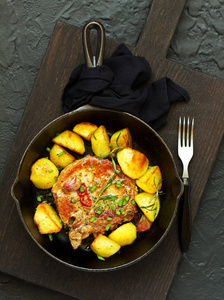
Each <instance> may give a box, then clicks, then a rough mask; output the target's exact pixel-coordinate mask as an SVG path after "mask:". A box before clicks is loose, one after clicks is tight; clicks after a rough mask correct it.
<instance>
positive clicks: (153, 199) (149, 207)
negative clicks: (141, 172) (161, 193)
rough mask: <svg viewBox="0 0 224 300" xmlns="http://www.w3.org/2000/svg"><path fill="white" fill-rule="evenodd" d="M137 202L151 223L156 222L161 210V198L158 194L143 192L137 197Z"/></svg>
mask: <svg viewBox="0 0 224 300" xmlns="http://www.w3.org/2000/svg"><path fill="white" fill-rule="evenodd" d="M135 201H136V203H137V204H138V206H139V207H140V208H141V210H142V212H143V213H144V215H145V216H146V218H147V219H148V220H149V221H151V222H154V220H155V218H156V217H157V216H158V213H159V210H160V202H159V197H158V196H157V195H156V194H149V193H145V192H143V193H139V194H138V195H136V196H135Z"/></svg>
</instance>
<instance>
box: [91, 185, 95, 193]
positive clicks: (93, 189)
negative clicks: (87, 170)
mask: <svg viewBox="0 0 224 300" xmlns="http://www.w3.org/2000/svg"><path fill="white" fill-rule="evenodd" d="M95 189H96V185H95V184H94V185H93V186H92V188H91V189H90V191H91V192H94V191H95Z"/></svg>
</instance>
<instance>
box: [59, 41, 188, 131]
mask: <svg viewBox="0 0 224 300" xmlns="http://www.w3.org/2000/svg"><path fill="white" fill-rule="evenodd" d="M150 77H151V68H150V66H149V64H148V62H147V61H146V60H145V58H143V57H140V56H134V55H133V54H132V53H131V52H130V50H129V49H128V48H127V47H126V46H125V45H124V44H120V45H119V46H118V48H117V49H116V50H115V52H114V53H113V55H112V56H111V57H110V58H108V59H105V60H104V63H103V65H102V66H97V67H95V68H87V67H86V65H85V64H83V65H79V66H78V67H76V68H75V69H74V71H73V72H72V74H71V75H70V78H69V81H68V83H67V85H66V86H65V88H64V91H63V95H62V108H63V111H64V112H69V111H72V110H75V109H77V108H78V107H80V106H82V105H85V104H90V105H93V106H98V107H102V108H108V109H114V110H118V111H125V112H128V113H131V114H132V115H135V116H137V117H138V118H140V119H142V120H143V121H145V122H146V123H148V124H149V125H150V126H151V127H153V128H154V129H158V128H159V127H161V126H162V125H164V124H165V123H166V115H167V113H168V112H169V111H170V108H171V103H172V102H175V101H182V100H185V101H188V100H189V95H188V93H187V91H186V90H184V89H183V88H181V87H180V86H178V85H177V84H175V83H174V82H173V81H172V80H171V79H169V78H167V77H164V78H161V79H159V80H157V81H155V82H153V83H151V84H147V83H148V81H149V79H150Z"/></svg>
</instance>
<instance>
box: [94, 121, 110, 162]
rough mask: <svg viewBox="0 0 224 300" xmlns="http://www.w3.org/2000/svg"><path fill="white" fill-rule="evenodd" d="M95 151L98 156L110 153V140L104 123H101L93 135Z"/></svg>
mask: <svg viewBox="0 0 224 300" xmlns="http://www.w3.org/2000/svg"><path fill="white" fill-rule="evenodd" d="M91 146H92V150H93V153H94V154H95V155H96V156H98V157H101V156H105V155H107V154H109V153H110V151H111V149H110V140H109V136H108V133H107V130H106V128H105V126H104V125H101V126H100V127H99V128H98V129H97V130H96V131H95V132H94V133H93V135H92V137H91Z"/></svg>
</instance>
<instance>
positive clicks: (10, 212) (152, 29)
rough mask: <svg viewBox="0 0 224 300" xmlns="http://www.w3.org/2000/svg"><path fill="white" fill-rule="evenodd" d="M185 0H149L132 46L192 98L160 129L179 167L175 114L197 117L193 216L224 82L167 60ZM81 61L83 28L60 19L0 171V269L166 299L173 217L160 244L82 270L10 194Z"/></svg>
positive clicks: (72, 287) (91, 292) (110, 44)
mask: <svg viewBox="0 0 224 300" xmlns="http://www.w3.org/2000/svg"><path fill="white" fill-rule="evenodd" d="M184 3H185V0H181V1H180V0H179V1H178V0H156V1H154V2H153V4H152V7H151V10H150V13H149V16H148V18H147V21H146V24H145V27H144V29H143V32H142V34H141V36H140V38H139V42H138V44H137V46H136V47H130V49H131V50H132V52H133V53H134V54H137V55H142V56H144V57H145V58H146V59H147V60H148V61H149V63H150V65H151V67H152V70H153V76H152V79H151V80H152V81H154V80H156V79H159V78H161V77H163V76H168V77H170V78H171V79H173V80H174V81H175V82H176V83H178V84H179V85H181V86H182V87H184V88H186V89H187V91H188V92H189V94H190V97H191V100H190V102H189V103H177V104H174V105H173V106H172V109H171V111H170V113H169V115H168V123H167V125H166V126H164V127H163V128H161V129H160V130H158V133H159V134H160V135H161V136H162V137H163V139H164V140H165V142H166V143H167V145H168V146H169V148H170V149H171V152H172V153H173V155H174V158H175V161H176V163H177V167H178V170H179V172H180V173H181V169H182V167H181V163H180V161H179V159H178V157H177V123H178V118H179V116H184V115H186V116H188V115H189V116H191V117H192V116H194V117H195V138H194V140H195V154H194V158H193V161H192V163H191V165H190V175H191V181H192V191H191V203H192V212H193V217H194V216H195V214H196V212H197V208H198V205H199V201H200V197H201V195H202V193H203V191H204V188H205V185H206V182H207V179H208V176H209V174H210V171H211V168H212V165H213V162H214V160H215V158H216V154H217V151H218V148H219V144H220V141H221V139H222V137H223V130H224V129H223V128H224V126H223V120H224V119H223V118H224V82H223V80H221V79H218V78H215V77H212V76H208V75H205V74H202V73H199V72H196V71H194V70H190V69H188V68H186V67H184V66H182V65H180V64H177V63H174V62H171V61H169V60H167V59H166V54H167V50H168V48H169V44H170V41H171V39H172V36H173V34H174V31H175V29H176V26H177V24H178V20H179V17H180V14H181V12H182V10H183V6H184ZM117 45H118V43H117V42H116V41H114V40H111V39H107V40H106V53H105V56H106V57H109V56H110V55H111V54H112V52H113V50H114V49H115V48H116V46H117ZM82 62H84V56H83V49H82V39H81V29H79V28H76V27H74V26H71V25H67V24H64V23H61V22H59V23H57V24H56V27H55V30H54V33H53V35H52V38H51V40H50V43H49V46H48V49H47V52H46V54H45V56H44V58H43V61H42V64H41V67H40V71H39V73H38V76H37V78H36V81H35V84H34V87H33V91H32V93H31V95H30V98H29V101H28V104H27V107H26V109H25V112H24V115H23V118H22V121H21V124H20V126H19V129H18V132H17V135H16V138H15V141H14V145H13V147H12V150H11V152H10V154H9V157H8V160H7V163H6V166H5V170H4V173H3V177H2V182H1V202H0V206H1V207H0V218H1V228H0V237H1V244H0V268H1V269H0V270H1V271H2V272H5V273H8V274H10V275H14V276H16V277H19V278H21V279H24V280H27V281H30V282H33V283H35V284H38V285H41V286H44V287H47V288H49V289H53V290H56V291H60V292H62V293H65V294H67V295H71V296H74V297H77V298H79V299H149V298H150V299H165V298H166V295H167V292H168V290H169V287H170V284H171V282H172V279H173V276H174V274H175V271H176V267H177V265H178V262H179V259H180V256H181V252H180V248H179V242H178V226H177V220H176V219H175V222H174V223H173V225H172V228H171V230H170V232H169V234H168V235H167V237H166V238H165V240H164V241H163V242H162V243H161V244H160V245H159V247H158V248H157V250H156V251H154V252H153V253H152V254H151V255H150V256H148V257H146V258H144V259H143V260H142V261H140V262H138V263H136V264H134V265H132V266H130V267H128V268H126V269H122V270H119V271H116V272H108V273H92V272H90V273H86V272H81V271H76V270H73V269H71V268H69V267H66V266H64V265H62V264H60V263H58V262H56V261H54V260H53V259H52V258H50V257H48V256H47V255H46V254H45V253H44V252H42V251H41V250H40V249H39V248H38V247H37V245H36V244H35V243H34V242H33V241H32V240H31V238H30V237H29V236H28V234H27V233H26V231H25V229H24V227H23V225H22V223H21V221H20V219H19V216H18V213H17V211H16V207H15V204H14V202H13V199H12V197H11V195H10V188H11V185H12V183H13V180H14V178H15V176H16V170H17V167H18V164H19V161H20V159H21V156H22V154H23V152H24V150H25V149H26V147H27V145H28V144H29V142H30V140H31V139H32V137H34V136H35V134H36V133H37V132H38V131H39V130H40V129H41V128H42V127H44V126H45V125H46V124H47V123H49V122H50V121H52V120H53V119H54V118H56V117H57V116H59V115H61V114H62V113H63V112H62V110H61V94H62V91H63V88H64V86H65V84H66V83H67V80H68V77H69V75H70V73H71V71H72V70H73V69H74V67H75V66H77V65H78V64H80V63H82Z"/></svg>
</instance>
